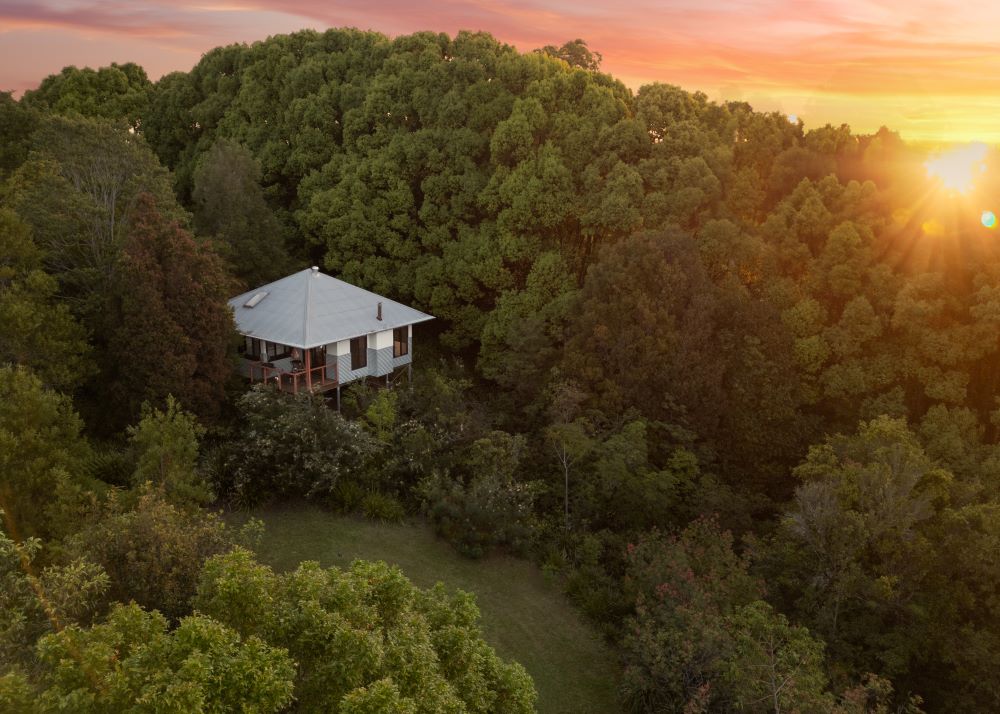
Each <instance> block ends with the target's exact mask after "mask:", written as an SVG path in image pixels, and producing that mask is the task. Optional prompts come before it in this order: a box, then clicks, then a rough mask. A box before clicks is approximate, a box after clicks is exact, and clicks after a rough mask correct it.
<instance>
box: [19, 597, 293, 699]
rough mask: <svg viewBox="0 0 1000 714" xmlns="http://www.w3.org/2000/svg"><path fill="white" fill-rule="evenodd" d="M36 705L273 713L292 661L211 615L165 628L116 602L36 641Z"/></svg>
mask: <svg viewBox="0 0 1000 714" xmlns="http://www.w3.org/2000/svg"><path fill="white" fill-rule="evenodd" d="M38 656H39V659H40V660H41V663H42V675H41V677H40V680H41V686H40V690H41V691H40V695H39V697H38V700H37V704H36V706H37V709H38V711H41V712H44V711H60V710H63V711H64V710H67V709H71V710H73V711H78V712H81V713H84V714H90V713H93V714H97V713H98V712H107V711H134V710H136V709H139V708H146V707H148V706H149V705H150V703H151V702H155V706H156V708H157V710H159V711H176V712H181V711H188V712H191V711H253V712H276V711H279V710H281V709H283V708H284V707H286V706H287V705H288V704H290V703H291V701H292V680H293V677H294V676H295V663H294V662H293V661H292V660H291V658H290V657H289V656H288V653H287V652H285V651H284V650H281V649H278V648H275V647H271V646H269V645H267V644H265V643H264V642H262V641H261V640H260V639H258V638H257V637H253V636H250V637H245V638H244V637H240V636H239V635H238V634H237V633H235V632H234V631H233V630H232V629H230V628H228V627H226V626H224V625H222V624H220V623H219V622H216V621H214V620H212V619H210V618H208V617H203V616H197V615H196V616H192V617H187V618H185V619H184V620H182V621H181V623H180V625H179V626H178V627H177V629H175V630H169V629H168V627H167V620H166V618H164V617H163V616H162V615H160V614H159V613H157V612H147V611H145V610H143V609H142V608H141V607H139V606H138V605H136V604H134V603H133V604H131V605H117V606H115V608H114V609H113V610H112V611H111V613H110V614H109V615H108V617H107V620H106V621H105V622H103V623H101V624H98V625H94V626H93V627H91V628H87V629H83V628H80V627H75V626H71V627H67V628H65V629H63V630H61V631H60V632H57V633H55V634H51V635H48V636H46V637H43V638H42V640H41V641H40V642H39V644H38Z"/></svg>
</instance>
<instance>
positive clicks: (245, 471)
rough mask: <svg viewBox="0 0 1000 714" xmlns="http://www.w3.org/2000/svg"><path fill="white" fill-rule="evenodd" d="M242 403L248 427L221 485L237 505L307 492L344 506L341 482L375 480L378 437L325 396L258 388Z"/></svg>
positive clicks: (231, 453) (233, 444) (227, 463)
mask: <svg viewBox="0 0 1000 714" xmlns="http://www.w3.org/2000/svg"><path fill="white" fill-rule="evenodd" d="M237 407H238V409H239V411H240V415H241V417H242V425H241V428H240V431H239V433H238V435H237V437H236V438H235V439H234V440H233V441H232V442H231V444H230V447H229V454H228V456H227V458H226V460H225V468H224V470H223V473H222V474H220V475H219V483H218V487H219V490H220V492H221V495H224V496H226V497H228V498H229V499H230V500H232V501H233V502H235V503H236V504H237V505H240V506H243V507H251V506H255V505H258V504H260V503H263V502H265V501H267V500H269V499H273V498H282V497H289V496H304V497H306V498H310V499H316V500H320V501H323V502H325V503H328V504H330V505H336V506H342V505H343V504H342V503H341V502H340V501H339V497H340V494H342V493H343V491H342V490H341V489H340V486H341V484H343V483H345V482H350V481H354V482H359V483H362V482H367V481H369V480H370V477H369V469H368V466H369V460H370V458H371V457H372V455H373V454H374V453H375V450H376V448H377V446H376V444H375V442H374V440H373V439H372V437H371V436H369V435H368V433H367V432H366V431H365V430H364V429H363V428H362V427H361V426H360V425H358V424H356V423H353V422H349V421H347V420H345V419H344V418H343V417H342V416H341V415H340V414H338V413H337V412H335V411H332V410H331V409H329V408H327V407H326V406H325V405H324V404H323V402H322V401H321V400H319V399H317V398H312V397H309V396H307V395H302V396H298V397H294V396H290V395H285V394H278V393H276V392H272V391H270V390H268V389H266V388H258V389H254V390H251V391H249V392H247V393H246V394H245V395H244V396H243V397H241V398H240V399H239V401H238V403H237Z"/></svg>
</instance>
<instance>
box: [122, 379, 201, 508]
mask: <svg viewBox="0 0 1000 714" xmlns="http://www.w3.org/2000/svg"><path fill="white" fill-rule="evenodd" d="M204 434H205V428H204V427H203V426H201V425H200V424H199V423H198V421H197V420H196V419H195V417H194V415H192V414H189V413H187V412H185V411H184V410H183V409H181V407H180V405H179V404H178V403H177V400H176V399H174V398H173V396H171V395H167V404H166V409H164V410H163V411H160V410H159V409H154V408H153V407H151V406H150V405H149V404H143V405H142V419H141V420H140V421H139V423H138V424H136V425H135V426H130V427H129V428H128V437H129V444H130V446H131V449H132V452H133V454H134V458H135V462H136V467H135V473H134V474H133V481H134V483H136V484H139V485H141V484H144V483H147V482H148V483H152V484H154V485H156V486H157V487H158V488H160V489H161V490H162V491H163V493H164V494H165V495H166V496H167V498H168V499H169V500H170V501H171V502H172V503H174V504H176V505H180V506H186V505H188V504H198V505H204V504H206V503H208V502H209V501H210V500H212V495H211V492H210V491H209V489H208V484H206V483H205V480H204V479H203V478H202V477H201V475H200V474H199V473H198V440H199V439H200V438H201V437H202V436H204Z"/></svg>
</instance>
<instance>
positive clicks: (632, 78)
mask: <svg viewBox="0 0 1000 714" xmlns="http://www.w3.org/2000/svg"><path fill="white" fill-rule="evenodd" d="M345 25H346V26H356V27H361V28H372V29H376V30H380V31H382V32H385V33H386V34H389V35H396V34H402V33H409V32H414V31H417V30H426V29H430V30H437V31H444V32H450V33H454V32H456V31H458V30H460V29H473V30H486V31H488V32H491V33H493V34H494V35H495V36H496V37H497V38H498V39H500V40H502V41H504V42H509V43H511V44H514V45H515V46H517V47H519V48H520V49H522V50H527V49H532V48H534V47H538V46H541V45H544V44H560V43H562V42H563V41H566V40H569V39H573V38H575V37H583V38H585V39H586V40H587V41H588V42H589V44H590V46H591V48H592V49H595V50H597V51H600V52H601V53H602V54H603V55H604V68H605V70H606V71H608V72H611V73H612V74H614V75H616V76H618V77H619V78H621V79H622V80H623V81H625V82H626V83H627V84H629V85H630V86H632V87H634V88H638V87H639V86H641V85H642V84H645V83H649V82H653V81H664V82H669V83H672V84H678V85H680V86H683V87H685V88H687V89H692V90H694V89H698V90H702V91H704V92H706V93H707V94H708V95H709V96H710V97H712V98H715V99H745V100H748V101H751V102H752V103H754V104H755V106H758V108H761V109H768V110H770V109H778V110H783V111H787V112H789V113H795V114H797V115H798V116H800V117H801V118H803V119H804V120H805V121H806V123H807V125H816V124H822V123H826V122H832V123H836V124H839V123H842V122H846V123H849V124H851V125H852V126H853V127H854V128H855V129H856V130H860V131H871V130H874V129H876V128H878V126H879V125H881V124H886V125H888V126H890V127H892V128H895V129H899V130H900V131H901V132H902V133H903V134H904V136H908V137H912V138H918V139H936V140H949V139H968V138H979V139H982V140H987V141H1000V128H993V127H992V126H991V125H992V121H991V120H990V119H989V117H990V116H991V115H995V114H994V112H995V111H996V109H997V105H998V104H1000V100H998V101H994V100H993V99H992V97H1000V43H998V37H997V33H998V30H997V29H996V28H998V27H1000V5H998V4H995V3H993V2H984V1H983V0H968V1H967V2H964V3H962V4H958V3H953V2H951V3H949V2H943V1H942V0H854V1H853V2H851V3H844V2H842V1H840V0H837V1H834V0H798V1H794V0H726V1H725V2H721V1H717V2H712V0H671V1H670V2H663V1H662V0H661V1H654V0H637V2H633V3H627V4H613V3H611V2H608V1H607V0H604V1H598V0H572V1H570V0H514V1H513V2H504V3H497V2H492V1H488V0H437V1H436V2H433V3H429V2H419V1H418V0H407V1H406V2H403V1H402V0H387V1H386V2H371V0H338V1H337V2H334V3H331V2H329V1H328V0H287V1H285V2H276V1H274V0H204V1H203V2H198V1H197V0H178V1H177V2H170V3H168V2H167V1H166V0H159V1H158V2H156V1H154V2H148V3H142V4H139V3H134V2H129V3H126V2H123V0H103V1H102V0H87V1H83V0H36V1H32V2H26V1H25V0H0V87H10V88H15V89H21V88H25V87H28V86H33V85H35V84H37V83H38V81H40V80H41V78H42V77H43V76H45V75H46V74H48V73H51V72H53V71H58V69H59V68H60V67H61V66H62V65H65V64H83V63H84V62H83V61H81V59H80V57H79V56H74V55H71V54H70V52H69V49H70V48H71V47H75V48H76V49H77V50H79V49H80V48H81V46H85V47H86V51H85V52H84V53H83V54H84V55H85V56H86V62H87V63H91V64H106V63H107V62H109V61H111V60H112V57H114V59H115V60H116V61H124V60H125V59H129V58H127V57H126V58H123V57H122V56H121V54H122V52H124V51H125V50H127V49H130V48H134V47H136V42H137V40H140V39H144V40H146V41H147V43H152V46H148V45H143V53H142V54H143V56H144V57H146V59H147V61H146V62H144V65H145V66H147V70H148V71H150V74H151V75H153V76H157V75H158V74H160V73H162V72H164V71H169V70H170V69H187V68H188V67H190V65H191V64H193V63H194V62H195V61H197V58H198V55H199V54H200V53H201V52H203V51H206V50H208V49H210V48H211V47H213V46H215V45H218V44H223V43H229V42H234V41H251V40H254V39H262V38H264V37H266V36H267V35H269V34H274V33H277V32H286V31H291V30H293V29H296V28H301V27H313V28H317V29H322V28H325V27H331V26H345ZM29 38H30V43H31V44H32V46H42V47H47V48H48V50H49V51H48V52H47V54H45V56H44V61H43V62H40V63H39V64H37V65H29V64H27V63H25V62H24V61H23V60H22V59H21V56H22V54H23V53H20V52H19V53H17V54H15V49H17V48H20V50H22V51H23V49H24V47H25V45H26V44H27V43H28V42H29ZM67 38H76V42H69V43H67V41H66V40H67ZM102 51H103V53H104V54H103V55H102V54H101V52H102ZM101 56H107V57H108V59H107V60H102V59H92V58H94V57H101ZM136 59H138V58H136ZM140 61H141V60H140Z"/></svg>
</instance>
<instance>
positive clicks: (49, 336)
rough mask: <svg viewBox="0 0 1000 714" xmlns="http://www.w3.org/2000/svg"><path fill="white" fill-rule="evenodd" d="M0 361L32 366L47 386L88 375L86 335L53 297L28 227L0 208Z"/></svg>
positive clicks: (67, 385) (67, 384) (68, 386)
mask: <svg viewBox="0 0 1000 714" xmlns="http://www.w3.org/2000/svg"><path fill="white" fill-rule="evenodd" d="M0 256H2V257H0V363H4V362H9V363H14V364H19V365H23V366H26V367H30V368H32V370H33V371H34V372H35V373H36V374H38V375H39V376H40V377H41V378H42V380H43V381H44V382H45V383H46V384H48V385H49V386H51V387H54V388H56V389H61V390H66V391H69V390H72V389H73V388H74V387H76V386H79V384H80V383H81V381H82V380H83V379H84V378H85V377H86V376H87V375H88V374H90V373H91V372H92V371H93V364H92V362H91V360H90V347H89V345H88V344H87V339H86V333H85V332H84V330H83V328H82V327H81V326H80V324H79V323H78V322H77V321H76V320H75V319H74V317H73V315H72V314H71V313H70V311H69V308H68V307H67V306H66V305H65V304H64V303H62V302H60V301H59V300H58V299H57V298H56V292H57V289H58V288H57V284H56V281H55V280H54V279H53V278H52V277H51V276H50V275H48V274H47V273H45V272H44V271H43V270H42V253H41V251H40V250H38V248H37V246H36V245H35V244H34V242H33V241H32V240H31V238H30V236H29V235H28V227H27V226H26V225H25V224H24V223H22V222H21V221H20V219H19V218H18V217H17V215H16V214H15V213H14V212H13V211H10V210H7V209H0Z"/></svg>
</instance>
